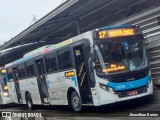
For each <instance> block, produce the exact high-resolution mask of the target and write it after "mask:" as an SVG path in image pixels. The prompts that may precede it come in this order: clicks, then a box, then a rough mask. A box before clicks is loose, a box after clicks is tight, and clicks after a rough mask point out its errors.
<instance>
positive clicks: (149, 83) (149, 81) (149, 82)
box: [147, 78, 152, 87]
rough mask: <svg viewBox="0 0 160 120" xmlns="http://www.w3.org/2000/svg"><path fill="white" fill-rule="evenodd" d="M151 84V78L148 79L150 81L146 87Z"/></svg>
mask: <svg viewBox="0 0 160 120" xmlns="http://www.w3.org/2000/svg"><path fill="white" fill-rule="evenodd" d="M151 82H152V80H151V78H150V79H149V80H148V84H147V86H148V87H149V86H150V85H151Z"/></svg>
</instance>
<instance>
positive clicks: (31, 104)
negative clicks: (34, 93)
mask: <svg viewBox="0 0 160 120" xmlns="http://www.w3.org/2000/svg"><path fill="white" fill-rule="evenodd" d="M26 104H27V108H28V109H29V110H33V102H32V98H31V95H30V94H27V95H26Z"/></svg>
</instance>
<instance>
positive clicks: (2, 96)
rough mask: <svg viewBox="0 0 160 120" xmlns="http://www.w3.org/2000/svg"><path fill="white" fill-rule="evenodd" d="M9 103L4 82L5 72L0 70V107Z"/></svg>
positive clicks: (3, 69) (5, 82) (2, 69)
mask: <svg viewBox="0 0 160 120" xmlns="http://www.w3.org/2000/svg"><path fill="white" fill-rule="evenodd" d="M9 103H11V99H10V97H9V93H8V86H7V81H6V70H5V68H4V67H3V68H0V105H3V104H9Z"/></svg>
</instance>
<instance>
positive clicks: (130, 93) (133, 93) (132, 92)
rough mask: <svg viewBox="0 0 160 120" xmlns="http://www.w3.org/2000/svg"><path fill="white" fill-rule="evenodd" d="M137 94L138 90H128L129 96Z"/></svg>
mask: <svg viewBox="0 0 160 120" xmlns="http://www.w3.org/2000/svg"><path fill="white" fill-rule="evenodd" d="M137 94H138V90H134V91H130V92H128V95H129V96H132V95H137Z"/></svg>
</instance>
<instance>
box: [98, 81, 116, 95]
mask: <svg viewBox="0 0 160 120" xmlns="http://www.w3.org/2000/svg"><path fill="white" fill-rule="evenodd" d="M99 86H100V88H102V89H103V90H106V91H108V92H111V93H114V90H113V88H111V87H108V86H106V85H104V84H102V83H99Z"/></svg>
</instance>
